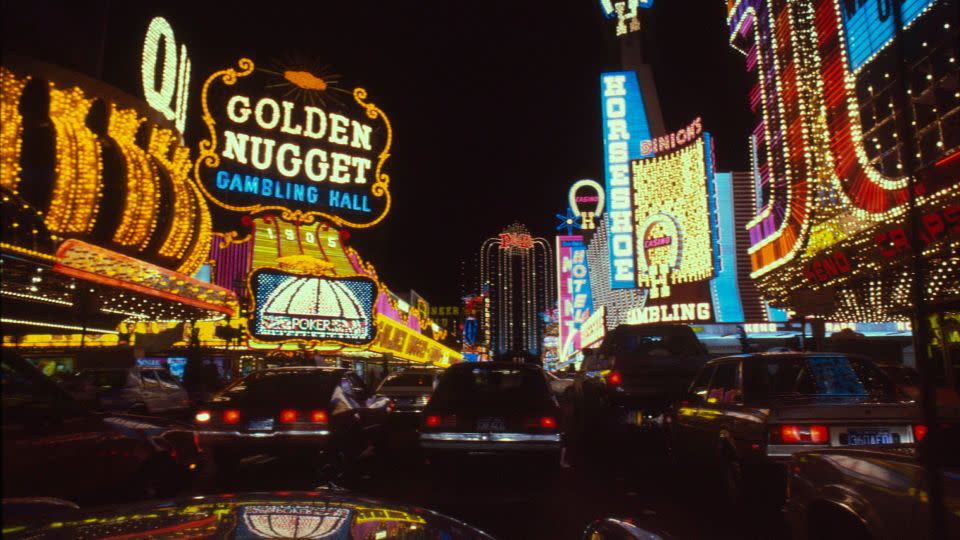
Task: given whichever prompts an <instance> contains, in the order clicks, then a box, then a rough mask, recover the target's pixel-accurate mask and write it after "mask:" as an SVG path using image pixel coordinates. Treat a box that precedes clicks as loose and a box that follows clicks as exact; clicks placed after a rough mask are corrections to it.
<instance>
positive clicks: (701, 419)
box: [694, 360, 743, 459]
mask: <svg viewBox="0 0 960 540" xmlns="http://www.w3.org/2000/svg"><path fill="white" fill-rule="evenodd" d="M740 381H741V377H740V361H739V360H732V361H726V362H720V363H718V364H716V369H715V370H714V372H713V376H712V377H711V378H710V385H709V387H708V388H707V394H706V399H705V400H704V401H703V403H702V404H701V405H700V408H699V410H698V412H697V417H698V429H696V430H695V432H694V433H695V434H694V444H695V445H696V446H697V447H698V448H700V449H701V450H703V452H705V455H704V458H705V459H711V458H715V457H716V456H717V449H718V448H720V446H719V445H720V443H721V439H726V438H727V437H729V436H731V435H730V433H731V430H733V429H734V424H731V423H730V420H731V419H735V418H736V415H730V414H728V413H729V412H731V411H732V410H733V409H734V408H735V407H736V406H738V405H739V404H742V403H743V394H742V390H741V382H740ZM727 442H731V443H733V442H734V441H732V440H731V441H727ZM733 447H734V448H736V446H735V444H734V446H733Z"/></svg>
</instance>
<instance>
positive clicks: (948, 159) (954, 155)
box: [933, 152, 960, 167]
mask: <svg viewBox="0 0 960 540" xmlns="http://www.w3.org/2000/svg"><path fill="white" fill-rule="evenodd" d="M957 157H960V152H954V153H952V154H950V155H949V156H947V157H945V158H943V159H941V160H940V161H938V162H936V163H934V164H933V166H934V167H939V166H941V165H946V164H947V163H950V162H951V161H953V160H955V159H957Z"/></svg>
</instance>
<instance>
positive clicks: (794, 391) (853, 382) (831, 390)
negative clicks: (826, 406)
mask: <svg viewBox="0 0 960 540" xmlns="http://www.w3.org/2000/svg"><path fill="white" fill-rule="evenodd" d="M747 371H748V378H749V379H750V382H749V383H748V385H747V387H748V388H750V389H752V390H754V391H755V392H756V394H757V395H758V396H765V395H766V396H791V395H797V396H817V397H873V398H888V399H889V398H891V397H892V396H893V395H894V390H893V387H892V384H891V381H890V379H889V378H888V377H887V376H885V375H884V374H883V372H881V371H880V369H878V368H877V367H876V366H875V365H874V364H873V363H871V362H869V361H867V360H862V359H859V358H851V357H847V356H806V357H799V356H796V357H782V358H763V359H760V360H759V361H757V362H756V363H755V364H753V365H751V366H749V368H748V370H747Z"/></svg>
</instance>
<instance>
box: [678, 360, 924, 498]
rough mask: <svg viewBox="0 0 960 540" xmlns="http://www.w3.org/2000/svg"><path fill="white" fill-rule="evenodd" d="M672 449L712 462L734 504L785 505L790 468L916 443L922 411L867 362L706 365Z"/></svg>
mask: <svg viewBox="0 0 960 540" xmlns="http://www.w3.org/2000/svg"><path fill="white" fill-rule="evenodd" d="M670 420H671V422H670V424H671V428H670V432H671V435H672V436H671V440H672V447H673V450H674V451H675V453H676V455H677V456H678V458H679V459H681V460H682V461H684V462H686V463H688V464H701V463H703V464H707V465H709V466H712V467H715V470H716V471H718V472H720V473H721V474H720V475H719V479H720V480H721V485H722V487H723V488H724V489H725V490H726V491H727V494H728V495H729V496H730V497H731V500H740V499H742V498H743V496H744V495H745V494H747V495H750V496H763V497H764V498H765V499H766V500H767V501H769V502H776V501H778V500H782V497H781V495H782V493H783V487H784V482H785V464H786V463H787V462H788V461H789V460H790V458H791V457H792V456H793V454H794V453H796V452H799V451H802V450H810V449H828V448H837V447H840V448H845V447H858V446H866V447H874V448H878V447H896V446H901V445H906V446H909V445H913V444H914V443H915V441H916V440H917V438H918V435H917V434H918V433H919V431H918V430H922V427H921V426H920V410H919V408H918V407H917V406H916V405H915V404H913V403H904V402H901V400H900V399H899V398H898V395H897V393H896V391H895V387H894V385H893V383H892V381H890V379H889V378H887V377H886V376H885V375H884V374H883V373H882V372H881V371H880V370H879V369H878V368H877V367H876V365H874V363H873V362H871V361H870V360H868V359H866V358H861V357H856V356H849V355H845V354H833V353H758V354H749V355H739V356H731V357H727V358H720V359H716V360H711V361H710V362H708V363H707V364H706V365H705V366H704V367H703V368H702V369H701V370H700V372H699V373H698V374H697V376H696V378H695V379H694V381H693V383H692V384H691V385H690V388H689V392H688V393H687V395H686V397H685V398H684V399H683V400H682V401H681V402H680V403H679V404H678V406H677V409H676V411H675V413H674V414H672V415H671V416H670Z"/></svg>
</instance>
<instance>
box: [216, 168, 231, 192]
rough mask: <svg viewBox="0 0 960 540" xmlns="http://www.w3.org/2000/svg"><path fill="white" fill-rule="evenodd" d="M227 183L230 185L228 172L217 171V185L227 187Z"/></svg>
mask: <svg viewBox="0 0 960 540" xmlns="http://www.w3.org/2000/svg"><path fill="white" fill-rule="evenodd" d="M228 185H230V173H228V172H227V171H217V187H218V188H220V189H227V186H228Z"/></svg>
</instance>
